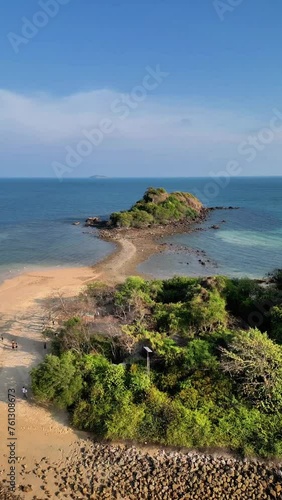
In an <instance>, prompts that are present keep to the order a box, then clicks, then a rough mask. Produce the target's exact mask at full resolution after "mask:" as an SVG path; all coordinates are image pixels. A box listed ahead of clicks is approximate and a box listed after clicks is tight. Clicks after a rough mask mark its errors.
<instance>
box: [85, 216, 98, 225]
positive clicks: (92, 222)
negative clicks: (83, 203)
mask: <svg viewBox="0 0 282 500" xmlns="http://www.w3.org/2000/svg"><path fill="white" fill-rule="evenodd" d="M100 223H101V219H100V217H88V218H87V219H86V221H85V226H86V227H97V226H98V225H100Z"/></svg>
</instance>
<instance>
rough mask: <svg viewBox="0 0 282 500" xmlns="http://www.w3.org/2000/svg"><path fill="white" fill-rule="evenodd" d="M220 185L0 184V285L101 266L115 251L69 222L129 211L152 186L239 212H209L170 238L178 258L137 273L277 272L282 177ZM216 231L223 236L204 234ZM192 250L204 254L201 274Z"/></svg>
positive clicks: (159, 259)
mask: <svg viewBox="0 0 282 500" xmlns="http://www.w3.org/2000/svg"><path fill="white" fill-rule="evenodd" d="M219 184H221V185H219ZM224 184H226V182H225V181H224V179H221V180H218V181H217V182H215V181H213V180H211V179H205V178H165V179H160V178H158V179H153V178H147V179H143V178H142V179H141V178H140V179H136V178H135V179H70V180H64V181H63V182H59V181H58V180H55V179H54V180H53V179H52V180H49V179H0V280H3V279H5V278H7V277H9V276H12V275H15V274H18V273H20V272H23V271H27V270H29V269H37V268H38V267H42V266H46V267H47V266H52V267H56V266H83V265H88V264H93V263H95V262H97V261H98V260H100V259H102V258H103V257H104V256H106V255H108V254H109V253H110V252H111V251H112V250H113V246H112V245H111V244H109V243H106V242H103V241H101V240H99V238H98V237H97V234H96V233H95V231H94V230H88V229H86V228H84V227H83V224H81V225H80V226H73V225H72V222H73V221H81V222H83V221H84V219H86V218H87V217H88V216H94V215H98V216H103V217H107V216H108V215H109V214H110V213H111V212H113V211H117V210H122V209H127V208H129V207H130V206H131V205H132V204H133V203H134V202H135V201H136V200H137V199H139V198H141V197H142V195H143V193H144V191H145V190H146V188H147V187H149V186H163V187H165V188H166V189H167V190H169V191H176V190H177V191H189V192H192V193H194V194H196V196H198V197H199V198H200V199H202V201H204V202H205V204H207V205H208V206H223V205H224V206H237V207H240V208H239V210H224V211H214V212H212V214H211V216H210V218H209V220H208V221H206V222H205V223H204V227H205V228H206V229H207V230H205V231H196V232H194V233H193V234H186V235H178V236H174V237H172V238H169V240H168V241H169V242H173V243H176V244H177V247H176V248H177V249H178V250H177V251H175V250H173V251H168V252H164V253H162V254H160V255H156V256H154V257H152V258H151V259H150V260H149V261H147V262H146V263H144V264H142V265H141V266H140V269H141V270H142V271H144V272H146V273H148V274H152V275H154V276H159V277H168V276H173V275H175V274H181V275H198V274H203V275H205V274H226V275H231V276H255V277H262V276H264V275H265V274H266V273H267V272H269V271H271V270H272V269H274V268H277V267H282V177H264V178H262V177H260V178H232V179H231V180H230V181H229V182H228V184H227V185H226V186H224ZM223 220H224V221H225V222H222V221H223ZM213 224H219V226H220V229H219V230H214V229H208V228H209V227H210V226H211V225H213ZM188 249H193V250H192V251H191V250H188ZM196 250H200V251H204V252H205V260H206V261H208V260H209V261H210V262H209V263H208V262H207V264H206V266H202V265H201V264H200V263H199V255H197V254H196Z"/></svg>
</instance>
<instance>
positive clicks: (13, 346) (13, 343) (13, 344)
mask: <svg viewBox="0 0 282 500" xmlns="http://www.w3.org/2000/svg"><path fill="white" fill-rule="evenodd" d="M12 349H15V341H14V340H12Z"/></svg>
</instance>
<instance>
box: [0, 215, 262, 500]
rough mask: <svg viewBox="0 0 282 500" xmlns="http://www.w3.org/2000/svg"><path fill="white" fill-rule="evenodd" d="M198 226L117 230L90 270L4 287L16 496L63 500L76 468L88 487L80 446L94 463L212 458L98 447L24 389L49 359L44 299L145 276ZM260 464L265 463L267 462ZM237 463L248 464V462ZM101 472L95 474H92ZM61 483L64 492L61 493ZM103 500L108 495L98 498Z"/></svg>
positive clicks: (46, 271) (3, 409) (1, 319)
mask: <svg viewBox="0 0 282 500" xmlns="http://www.w3.org/2000/svg"><path fill="white" fill-rule="evenodd" d="M197 224H198V222H197V223H195V224H193V225H190V226H189V228H188V227H185V228H184V227H183V231H179V228H174V227H165V228H159V230H158V231H155V230H154V232H153V230H152V229H148V230H147V229H146V230H145V232H144V231H143V230H142V231H140V230H139V231H138V230H136V231H135V230H132V231H130V232H127V234H125V231H124V230H118V231H116V232H114V233H111V236H110V238H109V241H111V243H114V244H115V246H116V248H115V249H114V251H113V252H112V253H111V254H110V255H108V256H107V257H105V258H104V259H103V260H102V261H100V262H98V263H97V264H95V265H93V266H91V267H71V268H59V269H58V268H43V269H42V268H41V269H40V270H37V271H32V272H27V273H23V274H20V275H19V276H16V277H14V278H11V279H7V280H5V281H4V282H3V283H2V284H0V331H1V333H2V334H3V337H4V340H3V341H2V343H1V342H0V413H1V415H3V416H4V418H3V425H2V426H1V429H0V443H1V444H0V451H1V452H2V453H1V452H0V483H1V480H2V481H3V479H5V477H7V473H8V471H9V465H8V452H7V438H8V435H7V432H8V431H7V425H6V424H5V419H7V415H8V398H7V393H8V389H11V388H12V389H14V390H15V391H16V437H17V442H16V443H17V444H16V456H17V462H16V471H17V478H16V482H17V485H18V487H19V488H18V489H17V491H16V493H17V494H20V495H24V496H23V498H24V499H27V500H31V499H35V498H37V499H40V500H43V499H44V500H45V499H47V498H54V497H57V498H59V499H63V498H65V497H66V491H68V492H69V490H68V489H67V488H68V486H67V485H66V484H65V479H64V477H66V476H68V477H69V478H70V481H72V478H71V475H72V467H73V466H78V467H80V468H82V469H83V472H82V476H81V477H80V476H79V475H78V477H80V479H79V480H78V482H77V484H79V482H80V480H81V481H82V480H83V482H84V487H85V484H87V477H86V476H87V467H86V468H85V466H84V465H85V464H84V465H83V463H82V457H83V453H84V452H83V453H82V446H83V447H85V449H86V450H87V454H88V456H89V457H90V458H89V460H90V462H92V457H93V456H97V453H98V456H99V453H100V452H99V449H101V446H102V448H103V450H104V452H105V453H106V455H105V461H106V462H107V460H108V459H107V456H108V455H107V453H110V455H111V453H118V451H116V450H117V447H118V448H119V447H123V448H126V449H127V450H129V451H128V453H129V455H130V454H131V453H133V455H134V453H135V451H134V450H137V451H138V453H139V452H140V453H141V449H142V450H143V451H142V454H144V455H146V456H148V457H149V459H150V457H154V456H155V455H156V454H162V453H165V454H167V453H170V454H172V457H176V456H178V455H179V454H181V456H183V457H186V456H192V457H197V456H198V457H199V456H202V457H206V456H207V455H211V454H212V452H211V451H208V450H207V451H206V452H205V453H201V452H200V451H196V450H188V451H184V450H183V451H182V450H180V451H176V450H175V451H173V450H169V449H166V448H165V447H162V446H161V445H159V446H157V445H151V446H142V445H137V444H135V443H132V444H129V443H128V444H125V443H123V444H116V443H104V444H101V443H99V442H93V437H92V438H91V439H90V436H89V433H86V432H80V431H77V430H75V429H73V428H72V427H70V425H69V420H68V415H67V414H66V413H65V412H62V411H60V410H58V409H54V408H48V407H45V406H39V405H36V404H34V402H33V400H32V398H31V397H30V396H29V397H28V400H27V401H26V400H24V399H23V398H22V395H21V387H22V386H23V385H25V386H26V387H28V395H29V393H30V378H29V373H30V370H31V368H32V367H33V366H36V365H37V364H38V363H40V361H41V360H42V359H43V358H44V356H45V354H46V350H44V348H43V343H44V340H43V337H42V329H43V328H44V325H45V321H48V318H47V317H46V310H45V308H44V300H45V299H46V298H47V297H51V296H54V295H55V296H57V297H59V296H60V297H64V296H71V295H74V294H78V293H79V291H80V290H81V289H82V288H83V287H84V286H85V285H86V284H87V283H89V282H91V281H95V280H100V281H105V282H108V283H110V284H116V283H119V282H121V281H123V280H124V279H125V278H126V277H127V276H130V275H132V274H138V275H141V276H143V277H146V276H144V274H141V273H139V272H137V266H138V265H139V264H140V263H141V262H143V261H145V260H147V259H148V258H149V257H150V256H152V255H153V254H155V253H157V252H159V251H161V250H163V249H164V246H163V242H162V239H163V238H164V237H167V236H169V235H172V234H176V233H178V234H179V233H180V232H192V231H194V230H195V226H196V225H197ZM100 236H101V237H103V238H105V239H106V238H107V237H109V235H108V234H105V233H102V234H101V235H100ZM12 340H15V341H16V342H17V343H18V346H19V348H18V350H17V351H16V352H14V351H12V349H11V341H12ZM47 353H48V349H47ZM89 440H90V441H89ZM97 450H98V451H97ZM103 456H104V455H102V459H101V460H102V466H103ZM216 456H217V457H218V458H216V457H215V458H214V460H215V461H216V460H217V461H218V463H220V457H223V456H226V450H221V451H218V452H216ZM227 457H229V458H230V457H231V458H230V460H233V459H234V457H233V458H232V454H231V453H228V452H227ZM229 458H228V459H229ZM142 460H143V459H142ZM158 460H159V459H157V462H156V463H158ZM255 460H256V462H257V461H258V462H259V463H263V461H262V460H258V459H255ZM173 461H174V458H173ZM239 462H240V464H241V463H242V465H243V461H239ZM200 463H201V462H200ZM265 467H267V465H265ZM160 470H161V469H160ZM66 471H67V473H66ZM122 471H123V469H121V476H122ZM96 472H97V471H96ZM96 472H93V473H94V476H95V474H96ZM140 473H142V471H141V472H140ZM97 474H98V476H97V477H96V476H95V477H96V479H95V481H97V484H101V481H102V484H103V479H102V478H101V472H100V471H98V472H97ZM54 475H55V478H54ZM58 484H59V485H61V486H59V487H58ZM78 487H79V486H78ZM78 491H79V490H78ZM47 492H49V494H48V493H47ZM68 498H91V496H82V497H72V496H68ZM95 498H96V497H95ZM98 498H99V499H100V498H103V497H100V496H97V499H98Z"/></svg>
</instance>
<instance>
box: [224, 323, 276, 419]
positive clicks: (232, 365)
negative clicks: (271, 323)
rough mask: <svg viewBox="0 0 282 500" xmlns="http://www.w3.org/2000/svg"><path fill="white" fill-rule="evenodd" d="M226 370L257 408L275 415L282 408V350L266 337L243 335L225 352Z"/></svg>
mask: <svg viewBox="0 0 282 500" xmlns="http://www.w3.org/2000/svg"><path fill="white" fill-rule="evenodd" d="M222 351H223V356H222V361H221V363H222V367H223V369H224V370H225V371H226V372H228V373H229V374H230V375H231V376H232V377H234V378H235V379H236V381H237V384H238V388H239V390H241V391H242V393H243V394H244V395H245V397H246V398H247V400H248V401H249V402H250V403H251V404H252V405H254V406H258V407H260V408H262V409H263V410H266V411H275V410H276V409H277V408H281V406H282V348H281V347H280V346H278V345H276V344H275V343H274V342H273V341H272V340H271V339H269V338H268V337H267V335H266V334H263V333H261V332H260V331H259V330H256V329H251V330H249V331H247V332H245V331H241V332H240V331H239V332H237V334H236V335H235V337H234V339H233V341H232V342H231V344H230V347H229V349H223V350H222Z"/></svg>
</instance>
